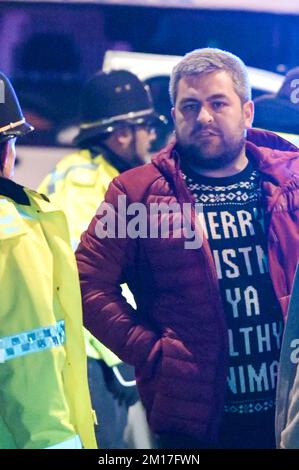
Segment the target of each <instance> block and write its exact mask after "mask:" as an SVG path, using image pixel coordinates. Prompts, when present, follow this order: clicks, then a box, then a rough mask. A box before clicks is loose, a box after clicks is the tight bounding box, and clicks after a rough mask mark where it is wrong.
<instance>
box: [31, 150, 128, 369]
mask: <svg viewBox="0 0 299 470" xmlns="http://www.w3.org/2000/svg"><path fill="white" fill-rule="evenodd" d="M118 174H119V172H118V171H117V169H116V168H115V167H114V166H112V165H111V163H109V162H108V161H107V160H106V159H105V158H104V156H103V155H97V156H96V157H92V155H91V153H90V151H89V150H79V151H78V152H74V153H72V154H70V155H67V156H66V157H64V158H63V159H62V160H61V161H60V162H59V163H58V164H57V165H56V167H55V168H54V169H53V170H52V171H51V173H50V174H49V175H48V176H46V178H45V179H44V181H43V182H42V183H41V185H40V186H39V191H40V192H41V193H43V194H47V196H48V197H49V198H50V200H51V201H52V202H54V204H55V205H56V206H57V207H60V208H61V209H62V210H63V211H64V212H65V214H66V217H67V220H68V224H69V229H70V234H71V242H72V247H73V249H74V250H75V249H76V248H77V246H78V244H79V241H80V236H81V234H82V232H83V231H84V230H86V229H87V227H88V225H89V223H90V221H91V219H92V218H93V216H94V215H95V213H96V210H97V208H98V207H99V205H100V204H101V202H102V201H103V200H104V196H105V193H106V191H107V189H108V186H109V183H110V182H111V180H112V179H113V178H114V177H115V176H117V175H118ZM84 336H85V343H86V351H87V354H88V356H89V357H93V358H95V359H103V360H104V361H105V362H106V364H107V365H108V366H110V367H112V366H114V365H116V364H119V363H120V362H121V361H120V359H119V358H118V357H117V356H116V355H115V354H114V353H113V352H112V351H110V350H109V349H108V348H106V347H105V346H104V345H103V344H102V343H100V342H99V341H98V340H97V339H96V338H95V337H94V336H92V335H91V334H90V333H89V332H88V331H87V330H85V332H84Z"/></svg>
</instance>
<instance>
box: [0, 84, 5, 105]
mask: <svg viewBox="0 0 299 470" xmlns="http://www.w3.org/2000/svg"><path fill="white" fill-rule="evenodd" d="M0 103H1V104H3V103H5V84H4V81H3V80H0Z"/></svg>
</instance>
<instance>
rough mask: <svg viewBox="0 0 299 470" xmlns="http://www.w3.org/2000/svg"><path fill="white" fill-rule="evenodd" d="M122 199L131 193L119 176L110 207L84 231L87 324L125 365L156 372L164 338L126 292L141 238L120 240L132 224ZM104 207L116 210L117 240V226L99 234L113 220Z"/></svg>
mask: <svg viewBox="0 0 299 470" xmlns="http://www.w3.org/2000/svg"><path fill="white" fill-rule="evenodd" d="M120 196H122V197H121V198H120ZM120 199H122V201H124V200H126V195H125V192H124V190H123V188H122V185H121V183H120V181H119V180H118V179H117V178H115V179H114V180H113V181H112V183H111V184H110V186H109V188H108V191H107V193H106V196H105V201H104V203H103V204H102V205H101V206H100V208H99V210H98V211H97V215H96V216H95V217H94V218H93V219H92V221H91V223H90V225H89V227H88V230H87V231H86V232H84V233H83V235H82V237H81V243H80V245H79V247H78V250H77V253H76V257H77V262H78V268H79V276H80V283H81V291H82V300H83V318H84V324H85V326H86V328H87V329H88V330H89V331H90V332H91V333H92V334H93V335H94V336H95V337H96V338H98V339H99V340H100V341H101V342H103V343H104V344H105V345H106V346H107V347H108V348H109V349H111V350H112V351H113V352H114V353H115V354H117V356H118V357H120V358H121V359H122V360H123V361H124V362H127V363H128V364H131V365H133V366H135V367H143V366H144V367H146V368H151V366H153V363H154V362H156V360H157V358H158V357H159V356H160V353H161V339H160V337H159V334H158V333H157V332H155V331H153V329H152V328H151V327H150V326H148V325H146V323H145V322H144V321H143V320H144V319H142V318H141V316H139V315H138V312H137V311H136V310H135V309H134V308H133V307H131V305H129V304H128V303H127V301H126V300H125V298H124V297H123V296H122V294H121V287H120V285H121V284H122V283H123V282H126V281H127V276H126V273H127V272H128V271H129V270H130V266H133V260H134V256H135V250H136V240H133V239H130V238H129V237H127V236H126V237H123V238H122V237H120V236H118V229H119V228H120V224H121V225H122V229H123V228H124V225H123V224H126V223H127V220H126V217H122V211H118V202H119V201H120ZM104 207H105V208H107V207H109V208H110V209H109V216H110V217H109V220H110V221H111V218H112V219H114V222H115V236H114V233H112V232H113V223H114V222H112V224H111V227H112V231H111V232H110V237H105V238H103V237H102V236H99V231H100V230H102V229H103V226H104V223H105V222H106V221H107V220H108V217H107V210H106V212H105V211H103V208H104ZM124 214H126V210H125V211H124ZM104 217H106V219H105V222H104ZM106 227H107V225H106ZM145 364H146V366H145Z"/></svg>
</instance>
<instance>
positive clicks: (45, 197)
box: [26, 188, 51, 204]
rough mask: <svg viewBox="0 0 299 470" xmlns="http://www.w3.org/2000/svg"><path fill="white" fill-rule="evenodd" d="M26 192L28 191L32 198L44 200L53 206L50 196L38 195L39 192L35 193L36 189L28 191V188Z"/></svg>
mask: <svg viewBox="0 0 299 470" xmlns="http://www.w3.org/2000/svg"><path fill="white" fill-rule="evenodd" d="M26 190H27V192H28V193H29V194H30V195H31V196H33V197H35V198H37V199H43V200H44V201H46V202H49V203H50V204H51V201H50V199H49V198H48V196H46V195H45V194H43V193H38V192H37V191H34V189H28V188H26Z"/></svg>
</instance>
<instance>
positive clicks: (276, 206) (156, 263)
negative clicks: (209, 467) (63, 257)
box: [77, 130, 299, 441]
mask: <svg viewBox="0 0 299 470" xmlns="http://www.w3.org/2000/svg"><path fill="white" fill-rule="evenodd" d="M247 154H248V157H249V158H250V159H251V160H252V162H253V165H254V166H255V167H257V168H258V169H259V171H260V172H261V173H262V193H263V200H264V210H265V218H266V223H267V227H268V250H269V253H268V255H269V265H270V274H271V277H272V281H273V285H274V289H275V292H276V295H277V297H278V299H279V301H280V303H281V306H282V309H283V312H284V313H286V309H287V304H288V299H289V295H290V289H291V285H292V280H293V277H294V272H295V267H296V264H297V260H298V259H299V152H298V150H297V149H296V147H294V146H292V145H291V144H289V143H287V142H286V141H284V140H283V139H280V138H279V137H278V136H276V135H274V134H272V133H268V132H262V131H256V130H251V131H249V132H248V142H247ZM119 195H123V196H124V195H126V196H127V203H130V202H136V201H140V202H143V203H144V204H145V205H146V206H147V208H148V207H149V204H150V203H151V202H159V203H161V202H166V203H168V204H169V203H175V202H176V203H177V202H178V203H180V204H181V203H183V202H191V201H192V196H191V194H190V193H189V191H188V189H187V187H186V185H185V183H184V181H183V179H182V177H181V173H180V170H179V158H178V156H177V155H176V152H175V151H174V150H173V149H172V146H169V147H167V148H165V149H164V150H163V151H162V152H160V154H158V155H157V156H156V157H154V159H153V161H152V163H151V164H148V165H145V166H143V167H140V168H136V169H133V170H130V171H128V172H126V173H123V174H122V175H120V176H118V177H117V178H115V179H114V180H113V182H112V183H111V185H110V187H109V189H108V192H107V194H106V202H108V203H111V204H113V205H114V206H115V207H116V206H117V197H118V196H119ZM147 217H148V218H149V217H150V214H149V211H147ZM99 220H100V218H99V216H95V217H94V219H93V220H92V222H91V224H90V226H89V228H88V230H87V231H86V232H85V233H84V234H83V235H82V239H81V244H80V246H79V248H78V251H77V260H78V266H79V271H80V280H81V287H82V294H83V308H84V321H85V325H86V327H87V328H88V329H89V330H90V331H91V332H92V333H93V334H94V335H95V336H96V337H98V338H99V340H100V341H101V342H103V343H104V344H106V345H107V346H108V347H109V348H110V349H111V350H113V351H114V352H115V353H116V354H117V355H118V356H119V357H120V358H121V359H122V360H123V361H125V362H128V363H129V364H132V365H134V366H135V367H136V378H137V383H138V387H139V391H140V395H141V398H142V401H143V403H144V405H145V408H146V411H147V416H148V420H149V423H150V426H151V427H152V429H153V430H154V431H156V432H167V431H168V432H170V431H173V432H180V433H185V434H188V435H192V436H193V437H197V438H198V439H202V440H209V441H214V440H215V439H216V437H217V430H218V427H219V421H220V419H221V414H222V409H223V401H224V391H225V381H226V374H227V363H228V346H227V330H226V324H225V318H224V312H223V306H222V303H221V299H220V293H219V287H218V281H217V276H216V272H215V268H214V264H213V259H212V254H211V252H210V249H209V246H208V242H207V240H204V241H203V245H202V247H201V248H200V249H197V250H191V249H184V239H182V238H170V239H165V238H164V239H163V238H152V239H150V238H142V239H130V238H114V239H112V238H106V239H99V238H98V237H97V236H96V233H95V231H96V228H97V223H100V221H99ZM122 282H127V284H128V285H129V287H130V289H131V290H132V292H133V294H134V296H135V300H136V304H137V310H136V311H135V310H134V309H133V308H132V307H130V306H129V305H128V303H127V302H126V301H125V299H124V298H123V297H122V296H121V291H120V287H119V286H120V284H121V283H122Z"/></svg>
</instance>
